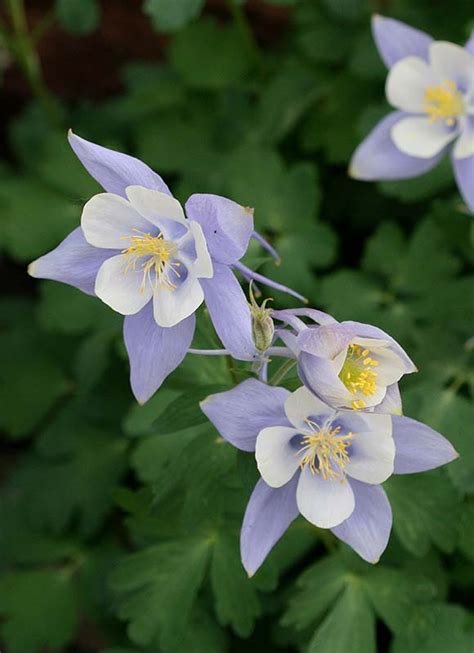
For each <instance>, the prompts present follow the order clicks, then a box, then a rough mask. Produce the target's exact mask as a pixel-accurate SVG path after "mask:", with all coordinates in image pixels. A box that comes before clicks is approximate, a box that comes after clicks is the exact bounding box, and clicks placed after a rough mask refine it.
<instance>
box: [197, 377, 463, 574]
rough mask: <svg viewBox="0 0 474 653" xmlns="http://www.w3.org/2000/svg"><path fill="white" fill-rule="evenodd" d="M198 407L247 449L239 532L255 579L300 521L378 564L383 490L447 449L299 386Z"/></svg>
mask: <svg viewBox="0 0 474 653" xmlns="http://www.w3.org/2000/svg"><path fill="white" fill-rule="evenodd" d="M201 408H202V410H203V412H204V413H205V414H206V415H207V417H208V418H209V419H210V420H211V422H212V423H213V424H214V426H215V427H216V428H217V430H218V431H219V433H220V434H221V435H222V437H223V438H225V439H226V440H227V441H228V442H230V443H231V444H233V445H234V446H235V447H237V448H238V449H242V450H243V451H254V452H255V458H256V461H257V466H258V469H259V471H260V475H261V479H260V480H259V481H258V483H257V485H256V486H255V489H254V491H253V494H252V496H251V497H250V501H249V504H248V506H247V510H246V512H245V517H244V521H243V525H242V530H241V556H242V563H243V565H244V567H245V569H246V570H247V572H248V573H249V575H253V574H254V573H255V572H256V571H257V569H258V568H259V567H260V565H261V564H262V563H263V561H264V560H265V558H266V556H267V555H268V553H269V552H270V550H271V549H272V547H273V546H274V545H275V543H276V542H277V541H278V540H279V539H280V537H281V536H282V535H283V533H284V532H285V530H286V529H287V528H288V526H289V525H290V524H291V522H292V521H293V520H294V519H295V518H296V517H297V516H298V514H301V515H303V517H305V518H306V519H307V520H308V521H309V522H311V523H312V524H314V525H315V526H318V527H320V528H329V529H331V530H332V532H333V533H334V534H335V535H336V536H337V537H338V538H339V539H341V540H342V541H344V542H346V543H347V544H349V545H350V546H351V547H352V548H353V549H354V550H355V551H357V553H358V554H359V555H360V556H361V557H362V558H364V559H365V560H367V561H368V562H372V563H374V562H377V561H378V559H379V558H380V556H381V555H382V553H383V551H384V550H385V548H386V546H387V543H388V539H389V536H390V531H391V527H392V512H391V509H390V504H389V502H388V499H387V497H386V494H385V492H384V490H383V488H382V487H381V483H383V482H384V481H385V480H387V479H388V478H389V477H390V476H391V474H392V473H395V474H407V473H413V472H421V471H426V470H428V469H433V468H435V467H439V466H440V465H444V464H445V463H448V462H450V461H451V460H454V459H455V458H456V457H457V453H456V451H455V450H454V449H453V447H452V446H451V444H450V443H449V442H448V441H447V440H446V439H445V438H443V436H441V435H440V434H439V433H436V432H435V431H433V430H432V429H431V428H429V427H428V426H425V425H424V424H421V423H420V422H416V421H415V420H412V419H410V418H408V417H401V416H392V415H388V414H378V413H361V412H354V411H341V410H336V409H334V408H332V407H330V406H328V405H327V404H326V403H324V402H322V401H321V400H320V399H318V398H317V397H316V396H315V395H313V394H312V393H311V392H310V391H309V390H308V389H307V388H305V387H302V388H299V389H298V390H296V392H293V393H290V392H289V391H288V390H285V389H284V388H277V387H273V386H268V385H266V384H264V383H261V382H260V381H257V380H255V379H249V380H247V381H244V382H243V383H241V384H240V385H238V386H237V387H235V388H233V389H232V390H229V391H227V392H222V393H219V394H215V395H211V396H210V397H208V398H207V399H205V400H204V401H203V402H202V403H201Z"/></svg>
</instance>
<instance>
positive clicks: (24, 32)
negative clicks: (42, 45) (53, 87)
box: [6, 0, 61, 126]
mask: <svg viewBox="0 0 474 653" xmlns="http://www.w3.org/2000/svg"><path fill="white" fill-rule="evenodd" d="M6 5H7V9H8V12H9V15H10V18H11V23H12V28H13V31H12V33H11V34H9V35H8V38H7V45H8V47H9V49H10V53H11V55H12V56H13V57H14V58H15V60H16V61H17V63H18V66H19V67H20V68H21V70H22V72H23V74H24V76H25V77H26V79H27V81H28V84H29V85H30V88H31V90H32V92H33V95H34V96H35V97H36V98H37V99H38V101H39V103H40V104H41V106H42V107H43V109H44V111H45V113H46V114H47V115H48V117H49V119H50V121H51V123H52V124H53V125H57V126H60V125H61V116H60V113H59V111H58V108H57V106H56V103H55V101H54V99H53V97H52V96H51V94H50V92H49V90H48V88H47V86H46V84H45V82H44V78H43V73H42V70H41V64H40V61H39V57H38V54H37V52H36V50H35V46H34V41H33V38H32V35H31V33H30V31H29V30H28V24H27V21H26V14H25V6H24V0H6Z"/></svg>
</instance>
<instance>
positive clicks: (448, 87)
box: [423, 79, 466, 127]
mask: <svg viewBox="0 0 474 653" xmlns="http://www.w3.org/2000/svg"><path fill="white" fill-rule="evenodd" d="M423 108H424V110H425V111H426V113H427V114H428V117H429V121H430V123H433V122H436V121H437V120H444V122H445V123H446V125H447V126H448V127H452V126H453V125H454V123H455V121H456V118H457V117H458V116H461V115H462V114H463V113H465V111H466V107H465V104H464V100H463V97H462V95H461V93H460V92H459V91H458V87H457V86H456V84H455V83H454V82H453V81H452V80H450V79H448V80H446V81H445V82H443V83H442V84H439V85H438V86H428V87H427V88H426V90H425V104H424V107H423Z"/></svg>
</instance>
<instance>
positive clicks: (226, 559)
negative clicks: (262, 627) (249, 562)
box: [211, 533, 261, 637]
mask: <svg viewBox="0 0 474 653" xmlns="http://www.w3.org/2000/svg"><path fill="white" fill-rule="evenodd" d="M211 584H212V589H213V592H214V596H215V610H216V613H217V617H218V619H219V622H220V623H221V624H222V626H226V625H227V624H230V625H231V626H232V628H233V629H234V630H235V632H236V633H237V634H238V635H239V636H240V637H248V636H249V635H250V634H251V632H252V630H253V627H254V624H255V621H256V619H257V618H258V617H259V615H260V612H261V609H260V601H259V599H258V595H257V592H256V588H255V582H254V581H252V580H250V579H249V578H247V575H246V573H245V571H244V568H243V567H242V563H241V562H240V553H239V546H238V538H237V537H235V536H232V535H230V534H227V533H219V534H218V535H217V536H216V541H215V543H214V547H213V551H212V562H211Z"/></svg>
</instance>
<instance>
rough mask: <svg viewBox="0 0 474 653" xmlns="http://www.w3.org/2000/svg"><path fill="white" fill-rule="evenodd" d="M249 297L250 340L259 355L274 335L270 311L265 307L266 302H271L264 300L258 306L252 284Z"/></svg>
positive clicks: (268, 345)
mask: <svg viewBox="0 0 474 653" xmlns="http://www.w3.org/2000/svg"><path fill="white" fill-rule="evenodd" d="M249 295H250V304H249V306H250V314H251V316H252V338H253V341H254V344H255V348H256V350H257V351H258V352H259V353H260V354H261V353H263V352H265V351H266V350H267V349H268V348H269V347H270V346H271V344H272V342H273V335H274V333H275V325H274V324H273V320H272V317H271V315H272V309H271V308H267V307H266V305H267V302H269V301H271V299H265V301H264V302H263V304H262V305H261V306H259V305H258V304H257V302H256V301H255V297H254V294H253V290H252V283H250V288H249Z"/></svg>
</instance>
